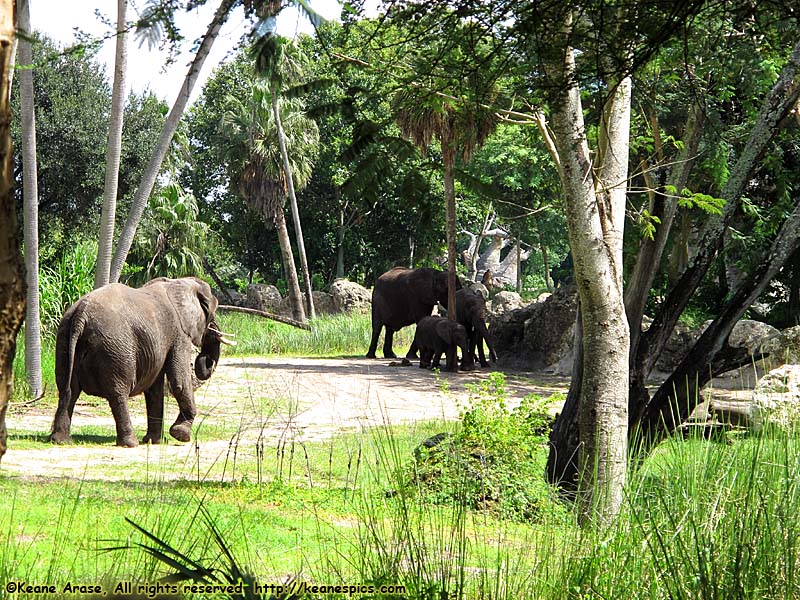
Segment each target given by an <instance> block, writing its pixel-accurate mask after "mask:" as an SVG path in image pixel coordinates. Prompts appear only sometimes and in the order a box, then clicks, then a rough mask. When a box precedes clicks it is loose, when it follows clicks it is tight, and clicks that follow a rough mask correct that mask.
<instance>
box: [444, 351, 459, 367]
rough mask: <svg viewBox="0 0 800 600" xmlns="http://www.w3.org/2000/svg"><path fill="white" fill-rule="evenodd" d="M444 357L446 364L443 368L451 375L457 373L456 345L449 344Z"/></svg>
mask: <svg viewBox="0 0 800 600" xmlns="http://www.w3.org/2000/svg"><path fill="white" fill-rule="evenodd" d="M446 356H447V363H446V366H445V368H446V369H447V370H448V371H449V372H451V373H455V372H457V371H458V352H457V351H456V345H455V344H451V345H450V346H448V347H447V352H446Z"/></svg>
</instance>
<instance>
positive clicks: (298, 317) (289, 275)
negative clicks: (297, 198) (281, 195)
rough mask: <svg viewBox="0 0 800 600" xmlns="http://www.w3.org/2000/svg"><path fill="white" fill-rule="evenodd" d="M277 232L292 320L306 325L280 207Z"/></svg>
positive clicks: (276, 216) (277, 217) (278, 209)
mask: <svg viewBox="0 0 800 600" xmlns="http://www.w3.org/2000/svg"><path fill="white" fill-rule="evenodd" d="M273 221H274V223H275V231H277V232H278V244H279V245H280V247H281V258H282V259H283V272H284V274H285V275H286V287H287V288H288V294H289V301H290V302H291V305H292V318H293V319H294V320H295V321H300V322H301V323H304V322H305V320H306V311H305V309H304V308H303V294H301V293H300V283H299V282H298V281H297V269H296V268H295V266H294V253H293V252H292V242H291V240H290V239H289V230H288V229H287V228H286V215H285V214H284V212H283V208H281V207H280V206H278V208H277V210H276V211H275V215H274V217H273Z"/></svg>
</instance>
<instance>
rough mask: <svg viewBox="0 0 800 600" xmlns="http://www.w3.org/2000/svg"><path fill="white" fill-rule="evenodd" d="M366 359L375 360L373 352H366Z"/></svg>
mask: <svg viewBox="0 0 800 600" xmlns="http://www.w3.org/2000/svg"><path fill="white" fill-rule="evenodd" d="M367 358H377V357H376V356H375V353H374V352H367Z"/></svg>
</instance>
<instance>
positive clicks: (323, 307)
mask: <svg viewBox="0 0 800 600" xmlns="http://www.w3.org/2000/svg"><path fill="white" fill-rule="evenodd" d="M311 295H312V296H313V298H314V311H315V312H316V314H317V315H332V314H334V313H336V305H335V304H334V303H333V296H332V295H331V294H328V293H326V292H317V291H313V292H311Z"/></svg>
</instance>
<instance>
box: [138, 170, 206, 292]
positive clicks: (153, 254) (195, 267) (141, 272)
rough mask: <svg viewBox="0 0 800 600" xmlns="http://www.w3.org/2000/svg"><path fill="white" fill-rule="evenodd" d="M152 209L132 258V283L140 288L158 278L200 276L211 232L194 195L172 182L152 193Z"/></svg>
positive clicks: (141, 227) (149, 205) (140, 229)
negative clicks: (204, 221) (200, 218)
mask: <svg viewBox="0 0 800 600" xmlns="http://www.w3.org/2000/svg"><path fill="white" fill-rule="evenodd" d="M148 208H149V210H148V212H147V213H146V214H145V217H144V219H143V220H142V223H141V226H140V227H139V229H138V232H137V234H136V239H135V242H134V247H133V249H132V251H131V255H130V259H129V260H128V263H129V271H128V272H129V273H131V275H130V276H129V277H128V284H129V285H132V286H134V287H138V286H140V285H142V284H144V283H145V282H147V281H149V280H150V279H153V278H155V277H185V276H188V275H197V276H200V275H201V274H202V273H203V264H202V261H203V254H204V253H205V248H206V246H208V245H209V242H210V240H211V232H210V230H209V226H208V225H207V224H206V223H203V222H201V221H198V220H197V214H198V209H197V201H196V200H195V198H194V196H192V194H189V193H186V192H185V191H184V190H183V189H181V187H180V186H179V185H178V184H175V183H172V184H169V185H167V186H166V187H165V188H163V189H162V190H160V191H159V192H158V193H156V194H153V195H152V196H150V200H149V202H148Z"/></svg>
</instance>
